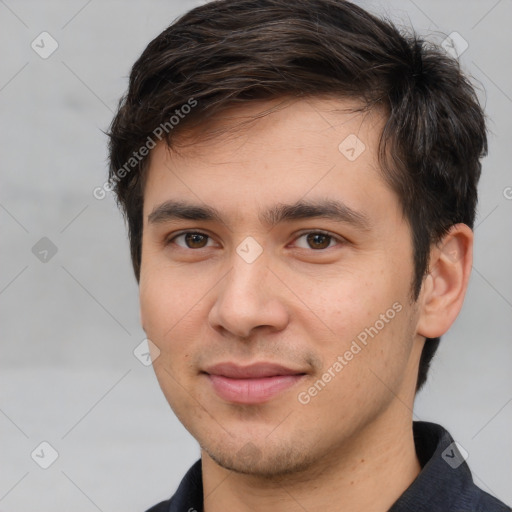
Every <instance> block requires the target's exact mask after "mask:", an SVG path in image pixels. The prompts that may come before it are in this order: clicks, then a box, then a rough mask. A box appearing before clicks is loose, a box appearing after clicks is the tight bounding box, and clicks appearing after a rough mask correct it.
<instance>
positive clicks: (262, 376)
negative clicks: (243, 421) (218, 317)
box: [204, 363, 305, 404]
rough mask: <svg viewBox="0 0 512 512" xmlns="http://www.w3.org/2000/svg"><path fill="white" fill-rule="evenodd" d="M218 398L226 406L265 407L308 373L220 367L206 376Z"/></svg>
mask: <svg viewBox="0 0 512 512" xmlns="http://www.w3.org/2000/svg"><path fill="white" fill-rule="evenodd" d="M204 373H206V375H207V377H208V380H209V382H210V384H211V386H212V387H213V390H214V391H215V392H216V394H217V395H218V396H219V397H220V398H222V399H224V400H226V401H227V402H232V403H239V404H257V403H263V402H266V401H268V400H270V399H271V398H273V397H274V396H276V395H277V394H279V393H282V392H284V391H285V390H287V389H289V388H290V387H292V386H294V385H295V384H297V382H299V381H300V380H302V379H303V378H304V376H305V372H304V371H302V370H297V369H293V368H287V367H285V366H281V365H278V364H273V363H255V364H252V365H250V366H239V365H236V364H234V363H220V364H216V365H214V366H212V367H210V368H207V369H206V370H205V372H204Z"/></svg>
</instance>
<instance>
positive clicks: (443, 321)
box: [417, 224, 473, 338]
mask: <svg viewBox="0 0 512 512" xmlns="http://www.w3.org/2000/svg"><path fill="white" fill-rule="evenodd" d="M472 264H473V231H472V230H471V228H470V227H469V226H467V225H466V224H455V225H454V226H452V227H451V228H450V231H449V232H448V233H447V234H446V235H445V236H444V237H443V238H442V240H441V241H440V242H439V243H438V244H437V245H435V246H433V247H432V248H431V251H430V261H429V271H428V275H427V276H426V277H425V279H424V280H423V285H422V288H421V292H420V296H419V298H418V299H419V300H418V303H419V304H420V316H419V320H418V325H417V333H418V334H420V335H421V336H425V337H426V338H437V337H438V336H441V335H443V334H444V333H445V332H446V331H447V330H448V329H449V328H450V326H451V325H452V324H453V322H454V321H455V319H456V318H457V315H458V314H459V312H460V310H461V308H462V303H463V302H464V296H465V295H466V290H467V287H468V283H469V276H470V273H471V267H472Z"/></svg>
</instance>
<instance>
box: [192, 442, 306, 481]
mask: <svg viewBox="0 0 512 512" xmlns="http://www.w3.org/2000/svg"><path fill="white" fill-rule="evenodd" d="M202 448H203V450H204V451H205V452H206V453H207V454H208V456H209V457H210V458H211V459H212V460H213V461H214V462H215V463H216V464H218V465H219V466H220V467H222V468H224V469H227V470H229V471H233V472H235V473H240V474H244V475H252V476H255V477H258V478H264V479H275V478H277V477H286V476H287V475H292V474H294V475H295V474H297V473H301V472H304V471H307V470H308V468H309V467H310V465H311V462H312V460H310V458H309V457H308V456H307V454H306V453H305V452H304V451H303V450H304V445H303V444H302V443H297V444H295V445H294V446H292V447H285V446H284V445H283V444H282V443H281V444H279V445H275V446H274V445H272V444H270V443H268V441H267V442H266V446H264V447H262V446H258V445H257V444H255V443H253V442H251V441H249V442H247V443H245V444H244V445H243V446H242V447H241V448H239V449H236V448H235V449H234V450H233V451H228V449H227V446H226V445H223V446H217V447H214V448H212V447H204V446H203V447H202ZM235 450H236V451H235Z"/></svg>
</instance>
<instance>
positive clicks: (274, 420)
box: [109, 0, 509, 512]
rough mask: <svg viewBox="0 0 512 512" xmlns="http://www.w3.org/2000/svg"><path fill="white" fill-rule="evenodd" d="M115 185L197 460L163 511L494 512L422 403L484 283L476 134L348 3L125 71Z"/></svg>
mask: <svg viewBox="0 0 512 512" xmlns="http://www.w3.org/2000/svg"><path fill="white" fill-rule="evenodd" d="M110 136H111V145H110V163H111V166H110V182H109V184H110V186H111V187H113V188H114V190H115V193H116V194H117V198H118V201H119V204H120V206H121V207H122V209H123V212H124V213H125V215H126V218H127V221H128V227H129V235H130V246H131V255H132V261H133V266H134V270H135V275H136V277H137V280H138V282H139V287H140V304H141V319H142V324H143V328H144V330H145V332H146V334H147V336H148V339H149V340H151V342H150V347H151V350H152V352H153V359H154V362H153V364H154V369H155V372H156V375H157V378H158V380H159V383H160V386H161V388H162V390H163V392H164V394H165V396H166V398H167V400H168V402H169V404H170V405H171V407H172V409H173V411H174V412H175V414H176V415H177V416H178V418H179V419H180V421H181V422H182V423H183V425H184V426H185V427H186V428H187V429H188V431H189V432H190V433H191V434H192V435H193V436H194V437H195V438H196V439H197V441H198V442H199V444H200V446H201V459H200V461H198V462H197V463H196V464H195V465H194V466H193V467H192V468H191V469H190V470H189V472H188V473H187V475H186V476H185V478H184V479H183V481H182V483H181V485H180V487H179V489H178V490H177V492H176V494H175V495H174V496H173V497H172V498H171V499H170V500H169V501H166V502H163V503H160V504H159V505H156V506H155V507H153V508H152V509H151V511H189V512H190V511H194V510H196V511H200V510H205V511H207V512H218V511H226V510H228V511H230V510H237V511H255V510H261V511H269V510H276V511H291V510H308V511H311V512H313V511H320V510H327V509H328V510H340V511H344V512H346V511H361V510H364V511H375V512H377V511H386V510H390V511H393V512H403V511H427V510H428V511H430V512H435V511H443V512H448V511H465V512H469V511H482V512H483V511H485V512H493V511H504V510H509V509H508V507H506V506H505V505H504V504H503V503H501V502H499V501H498V500H497V499H496V498H493V497H492V496H490V495H489V494H487V493H485V492H484V491H482V490H480V489H479V488H478V487H476V486H475V484H474V483H473V481H472V478H471V474H470V471H469V468H468V466H467V464H466V463H465V462H464V456H463V454H462V453H460V451H459V450H458V448H457V445H456V444H455V443H454V442H453V439H452V438H451V437H450V435H449V434H448V432H446V431H445V430H444V429H443V428H442V427H440V426H438V425H434V424H430V423H424V422H415V423H413V421H412V408H413V403H414V396H415V393H416V391H417V390H418V389H419V388H420V387H421V386H422V385H423V383H424V382H425V379H426V376H427V371H428V367H429V364H430V361H431V359H432V356H433V355H434V353H435V351H436V348H437V346H438V344H439V340H440V336H441V335H443V334H444V333H445V332H446V331H447V330H448V328H449V327H450V325H451V324H452V323H453V321H454V320H455V318H456V317H457V315H458V313H459V311H460V309H461V307H462V303H463V299H464V295H465V292H466V289H467V284H468V279H469V274H470V270H471V263H472V244H473V234H472V229H471V228H472V226H473V221H474V216H475V207H476V201H477V192H476V190H477V182H478V178H479V175H480V170H481V164H480V158H481V157H482V156H483V155H484V154H485V153H486V150H487V141H486V133H485V123H484V115H483V113H482V110H481V108H480V106H479V104H478V101H477V99H476V97H475V94H474V91H473V89H472V87H471V85H470V84H469V83H468V81H467V80H466V78H465V77H464V76H463V75H462V73H461V71H460V69H459V67H458V64H457V62H456V61H454V60H453V59H451V58H450V57H449V56H447V55H446V54H445V53H444V52H443V51H442V50H440V49H437V48H436V47H433V46H432V45H430V46H427V45H426V44H424V43H423V42H422V41H421V40H419V39H418V38H417V37H416V36H403V35H401V34H400V33H399V32H398V31H397V29H396V28H395V27H393V26H392V25H391V24H389V23H388V22H384V21H381V20H379V19H376V18H375V17H373V16H371V15H370V14H368V13H367V12H365V11H364V10H362V9H361V8H359V7H357V6H355V5H353V4H351V3H349V2H345V1H340V0H300V1H296V2H289V1H288V0H228V1H220V2H212V3H208V4H206V5H203V6H201V7H198V8H196V9H194V10H193V11H191V12H189V13H188V14H186V15H185V16H183V17H182V18H181V19H179V20H178V21H176V22H175V23H174V24H173V25H171V26H170V27H169V28H168V29H167V30H165V31H164V32H163V33H162V34H160V35H159V36H158V37H157V38H156V39H155V40H154V41H152V42H151V43H150V44H149V46H148V47H147V48H146V50H145V51H144V52H143V54H142V56H141V57H140V58H139V60H138V61H137V62H136V63H135V65H134V66H133V69H132V72H131V75H130V84H129V90H128V93H127V95H126V97H125V98H124V99H123V101H122V102H121V105H120V107H119V111H118V113H117V115H116V117H115V119H114V121H113V123H112V126H111V131H110Z"/></svg>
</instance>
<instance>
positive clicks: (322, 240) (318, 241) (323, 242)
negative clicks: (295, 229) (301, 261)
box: [306, 233, 332, 249]
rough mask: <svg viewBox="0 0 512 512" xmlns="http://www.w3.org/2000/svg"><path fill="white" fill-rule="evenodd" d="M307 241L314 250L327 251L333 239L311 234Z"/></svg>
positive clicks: (320, 234)
mask: <svg viewBox="0 0 512 512" xmlns="http://www.w3.org/2000/svg"><path fill="white" fill-rule="evenodd" d="M306 239H307V241H308V244H309V246H310V247H311V248H312V249H326V248H327V247H329V245H330V243H331V239H332V237H331V236H330V235H325V234H324V233H309V234H308V235H307V237H306Z"/></svg>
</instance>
